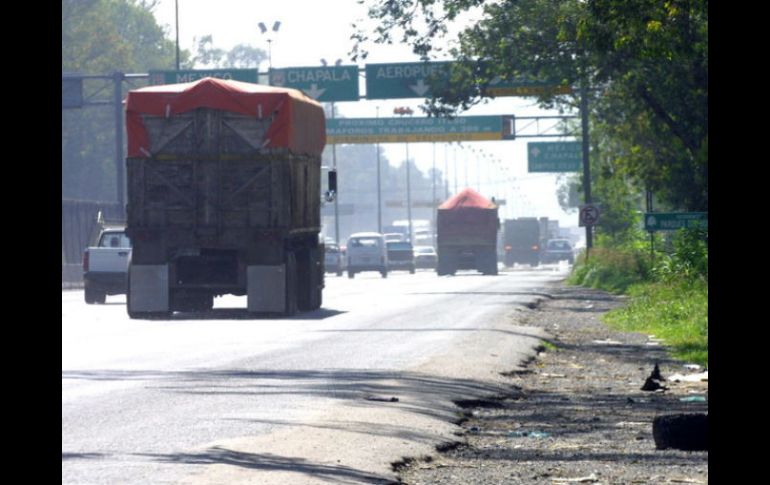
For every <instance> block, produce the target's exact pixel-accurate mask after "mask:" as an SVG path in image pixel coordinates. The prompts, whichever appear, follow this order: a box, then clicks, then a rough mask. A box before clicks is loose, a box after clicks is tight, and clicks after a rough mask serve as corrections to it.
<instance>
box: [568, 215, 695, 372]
mask: <svg viewBox="0 0 770 485" xmlns="http://www.w3.org/2000/svg"><path fill="white" fill-rule="evenodd" d="M640 236H641V235H640ZM596 246H597V247H595V248H593V249H592V250H591V252H590V254H589V256H588V260H587V261H586V255H585V253H584V254H582V255H581V257H580V258H578V261H577V262H576V264H575V268H574V270H573V273H572V275H571V276H570V278H569V280H568V282H569V283H570V284H575V285H582V286H590V287H592V288H598V289H603V290H606V291H609V292H612V293H615V294H625V295H628V296H629V297H630V301H629V304H628V305H627V306H625V307H624V308H621V309H617V310H614V311H611V312H609V313H607V314H606V315H605V317H604V321H605V323H607V324H608V325H610V326H611V327H613V328H616V329H619V330H623V331H634V332H642V333H647V334H650V335H655V337H657V338H659V339H662V340H663V341H664V344H665V345H666V346H667V347H669V348H670V349H671V354H672V356H673V357H675V358H677V359H681V360H684V361H687V362H693V363H696V364H700V365H703V366H708V233H707V232H705V231H702V230H687V231H684V230H683V231H679V232H677V233H674V234H671V235H669V236H668V237H666V236H665V235H656V236H655V240H654V242H653V243H652V244H651V242H650V241H649V240H647V241H646V242H645V241H644V240H643V239H641V237H640V238H637V239H635V240H627V241H626V242H625V243H624V244H617V243H616V242H615V243H614V242H613V241H612V240H611V239H610V238H606V237H601V236H600V237H598V238H597V244H596ZM651 246H652V247H654V248H655V250H654V251H653V250H652V249H651Z"/></svg>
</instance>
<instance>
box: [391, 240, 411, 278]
mask: <svg viewBox="0 0 770 485" xmlns="http://www.w3.org/2000/svg"><path fill="white" fill-rule="evenodd" d="M385 244H386V246H387V248H388V270H389V271H394V270H400V269H402V270H409V272H410V273H411V274H414V268H415V266H414V249H413V248H412V243H410V242H404V241H390V242H387V243H385Z"/></svg>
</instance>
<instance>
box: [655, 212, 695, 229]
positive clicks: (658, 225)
mask: <svg viewBox="0 0 770 485" xmlns="http://www.w3.org/2000/svg"><path fill="white" fill-rule="evenodd" d="M644 228H645V229H646V230H647V231H649V232H654V231H677V230H679V229H692V228H701V229H708V228H709V219H708V212H647V213H646V214H644Z"/></svg>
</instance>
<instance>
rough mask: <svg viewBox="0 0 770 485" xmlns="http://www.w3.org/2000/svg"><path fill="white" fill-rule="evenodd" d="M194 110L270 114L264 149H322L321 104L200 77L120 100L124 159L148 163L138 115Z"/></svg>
mask: <svg viewBox="0 0 770 485" xmlns="http://www.w3.org/2000/svg"><path fill="white" fill-rule="evenodd" d="M196 108H211V109H220V110H225V111H232V112H235V113H240V114H244V115H248V116H254V117H266V116H270V115H271V114H272V115H274V117H275V118H274V120H273V122H272V124H271V125H270V129H269V130H268V132H267V136H266V139H269V143H268V144H267V146H266V148H288V149H289V151H291V152H292V153H296V154H309V155H320V154H321V152H322V151H323V149H324V145H325V144H326V118H325V117H324V112H323V108H322V107H321V105H320V104H319V103H318V102H316V101H315V100H313V99H312V98H309V97H307V96H305V95H304V94H302V92H300V91H298V90H295V89H288V88H277V87H272V86H264V85H260V84H251V83H245V82H240V81H224V80H221V79H214V78H210V77H207V78H204V79H201V80H199V81H195V82H191V83H183V84H166V85H161V86H150V87H146V88H141V89H136V90H133V91H130V92H129V93H128V97H127V98H126V132H127V135H128V156H129V157H139V158H148V157H149V154H148V153H147V152H148V150H149V146H150V144H149V139H148V135H147V131H146V130H145V127H144V124H143V123H142V117H141V115H142V114H147V115H153V116H166V117H168V116H171V115H173V114H174V113H183V112H185V111H190V110H193V109H196Z"/></svg>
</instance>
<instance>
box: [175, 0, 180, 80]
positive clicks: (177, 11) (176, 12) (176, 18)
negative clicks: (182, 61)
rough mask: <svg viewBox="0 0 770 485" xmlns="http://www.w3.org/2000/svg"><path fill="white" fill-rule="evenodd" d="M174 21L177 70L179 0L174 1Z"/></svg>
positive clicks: (177, 66)
mask: <svg viewBox="0 0 770 485" xmlns="http://www.w3.org/2000/svg"><path fill="white" fill-rule="evenodd" d="M174 17H175V18H174V21H175V23H176V70H177V71H178V70H179V0H174Z"/></svg>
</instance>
